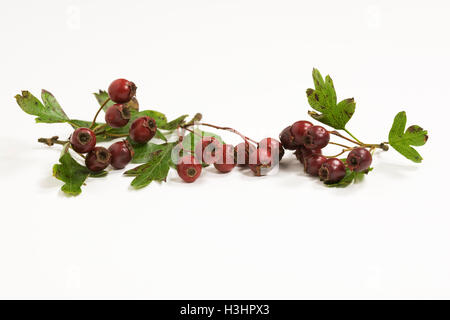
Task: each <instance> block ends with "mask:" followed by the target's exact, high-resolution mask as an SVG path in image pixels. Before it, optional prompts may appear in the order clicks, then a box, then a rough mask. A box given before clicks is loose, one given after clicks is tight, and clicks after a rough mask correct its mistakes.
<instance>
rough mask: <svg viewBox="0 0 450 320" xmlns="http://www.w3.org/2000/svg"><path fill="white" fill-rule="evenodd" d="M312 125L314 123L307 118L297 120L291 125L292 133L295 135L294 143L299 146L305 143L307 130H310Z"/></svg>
mask: <svg viewBox="0 0 450 320" xmlns="http://www.w3.org/2000/svg"><path fill="white" fill-rule="evenodd" d="M312 126H313V124H312V123H311V122H309V121H306V120H301V121H297V122H295V123H294V124H293V125H292V126H291V134H292V136H293V137H294V143H295V144H296V145H297V146H301V145H303V143H304V139H305V135H306V130H308V129H309V128H310V127H312Z"/></svg>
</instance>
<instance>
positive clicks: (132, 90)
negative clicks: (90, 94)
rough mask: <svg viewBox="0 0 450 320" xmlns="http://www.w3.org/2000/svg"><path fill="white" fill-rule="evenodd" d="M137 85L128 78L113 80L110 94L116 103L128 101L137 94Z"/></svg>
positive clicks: (109, 89)
mask: <svg viewBox="0 0 450 320" xmlns="http://www.w3.org/2000/svg"><path fill="white" fill-rule="evenodd" d="M136 89H137V88H136V85H135V84H134V83H133V82H131V81H128V80H126V79H117V80H114V81H113V82H111V84H110V85H109V88H108V94H109V97H110V98H111V100H112V101H114V102H115V103H127V102H128V101H130V100H131V98H133V97H134V96H135V95H136Z"/></svg>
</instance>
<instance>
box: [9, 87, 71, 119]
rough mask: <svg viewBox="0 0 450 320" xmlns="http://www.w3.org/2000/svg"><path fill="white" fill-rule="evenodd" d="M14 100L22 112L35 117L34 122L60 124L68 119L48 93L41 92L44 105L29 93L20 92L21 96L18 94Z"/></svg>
mask: <svg viewBox="0 0 450 320" xmlns="http://www.w3.org/2000/svg"><path fill="white" fill-rule="evenodd" d="M15 98H16V101H17V104H18V105H19V106H20V107H21V108H22V110H23V111H25V112H26V113H28V114H31V115H34V116H36V122H42V123H60V122H66V121H67V120H68V119H69V118H68V117H67V115H66V114H65V112H64V111H63V109H62V108H61V106H60V105H59V103H58V102H57V101H56V99H55V97H54V96H53V95H52V94H51V93H50V92H48V91H45V90H42V100H43V102H44V104H42V103H41V102H40V101H39V99H37V98H36V97H35V96H33V95H32V94H31V93H30V92H29V91H22V95H20V94H18V95H16V96H15Z"/></svg>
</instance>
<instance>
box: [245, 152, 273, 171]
mask: <svg viewBox="0 0 450 320" xmlns="http://www.w3.org/2000/svg"><path fill="white" fill-rule="evenodd" d="M254 155H256V161H253V159H250V164H249V165H248V166H249V168H250V169H251V170H252V171H253V173H254V174H255V176H258V177H259V176H264V175H266V174H267V173H268V172H269V171H270V170H272V168H273V167H272V160H273V158H272V155H271V153H270V152H269V150H267V149H261V148H258V149H257V150H256V152H255V153H254Z"/></svg>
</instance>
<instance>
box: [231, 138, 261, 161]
mask: <svg viewBox="0 0 450 320" xmlns="http://www.w3.org/2000/svg"><path fill="white" fill-rule="evenodd" d="M255 151H256V147H255V146H254V145H252V144H250V143H248V142H242V143H239V144H238V145H237V146H235V147H234V158H235V162H236V163H237V165H238V166H241V167H243V166H246V165H248V164H249V161H250V155H251V154H252V153H253V152H255Z"/></svg>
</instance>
